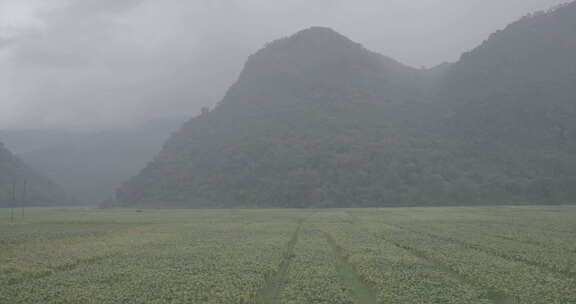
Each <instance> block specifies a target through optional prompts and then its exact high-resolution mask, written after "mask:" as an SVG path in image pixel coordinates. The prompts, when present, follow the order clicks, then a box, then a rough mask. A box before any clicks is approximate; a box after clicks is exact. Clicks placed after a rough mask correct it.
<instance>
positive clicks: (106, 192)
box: [0, 119, 180, 204]
mask: <svg viewBox="0 0 576 304" xmlns="http://www.w3.org/2000/svg"><path fill="white" fill-rule="evenodd" d="M179 123H180V121H178V120H176V119H175V120H159V121H150V122H147V123H144V124H141V125H139V126H136V127H131V128H128V127H127V128H113V129H110V130H104V131H98V132H70V131H65V130H3V131H0V136H2V138H4V140H5V142H6V143H8V144H10V146H11V147H13V151H14V153H17V154H18V156H19V157H21V158H22V159H23V160H24V161H25V162H26V163H28V164H30V165H31V166H33V167H34V168H37V169H38V170H40V171H41V172H43V173H44V174H46V176H48V177H49V178H50V179H52V180H53V181H55V182H57V183H58V184H59V185H62V187H63V188H64V189H65V190H66V192H68V193H70V194H71V195H73V196H74V197H75V199H76V200H78V201H79V202H81V203H85V204H98V203H101V202H102V201H104V200H107V199H109V198H110V197H111V196H113V193H114V190H115V188H116V187H117V186H118V185H119V184H120V183H122V182H123V181H125V180H126V179H128V178H130V177H132V176H134V175H136V174H137V173H138V171H139V170H140V169H141V168H142V167H143V166H145V165H146V164H147V163H148V161H150V159H152V158H153V157H154V155H155V154H156V153H158V151H160V149H161V146H162V143H163V142H164V141H165V140H166V139H167V138H168V137H169V136H170V134H171V133H172V132H173V131H174V130H176V129H177V125H178V124H179Z"/></svg>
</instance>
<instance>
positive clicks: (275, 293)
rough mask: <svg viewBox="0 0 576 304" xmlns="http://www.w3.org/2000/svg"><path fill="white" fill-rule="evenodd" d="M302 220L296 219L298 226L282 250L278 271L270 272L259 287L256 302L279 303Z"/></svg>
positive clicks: (265, 303) (261, 303) (260, 303)
mask: <svg viewBox="0 0 576 304" xmlns="http://www.w3.org/2000/svg"><path fill="white" fill-rule="evenodd" d="M303 223H304V220H303V219H301V220H299V221H298V227H296V231H294V233H293V234H292V238H291V239H290V241H288V243H287V245H286V250H285V252H284V256H283V257H282V262H280V267H279V268H278V271H277V272H276V273H274V274H272V275H271V276H270V277H269V278H268V279H267V280H266V283H265V284H264V287H263V288H262V289H260V290H259V291H258V293H257V295H256V303H258V304H279V303H280V296H281V295H282V291H283V290H284V286H286V282H287V281H288V270H289V268H290V264H291V263H292V260H293V259H294V247H296V243H298V237H299V235H300V229H301V228H302V224H303Z"/></svg>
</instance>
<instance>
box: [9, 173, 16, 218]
mask: <svg viewBox="0 0 576 304" xmlns="http://www.w3.org/2000/svg"><path fill="white" fill-rule="evenodd" d="M11 200H12V203H11V204H10V223H11V224H14V207H15V206H16V182H15V181H14V182H12V198H11Z"/></svg>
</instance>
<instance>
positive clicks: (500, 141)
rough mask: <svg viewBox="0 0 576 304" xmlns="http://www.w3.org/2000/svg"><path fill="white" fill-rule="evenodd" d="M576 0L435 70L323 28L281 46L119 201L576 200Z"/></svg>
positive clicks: (260, 59)
mask: <svg viewBox="0 0 576 304" xmlns="http://www.w3.org/2000/svg"><path fill="white" fill-rule="evenodd" d="M575 6H576V4H574V3H572V4H570V5H566V6H564V7H561V8H558V9H556V10H553V11H551V12H548V13H545V14H537V15H535V16H531V17H527V18H525V19H523V20H521V21H519V22H517V23H515V24H513V25H511V26H510V27H508V28H507V29H505V30H503V31H502V32H499V33H497V34H495V35H493V36H492V37H491V38H490V39H489V40H488V41H486V42H485V43H484V44H482V45H481V46H480V47H479V48H478V49H476V50H474V51H472V52H470V53H468V54H466V55H464V56H463V57H462V59H461V60H460V61H459V62H457V63H455V64H453V65H444V66H441V67H438V68H436V69H433V70H417V69H413V68H410V67H407V66H404V65H402V64H400V63H398V62H395V61H394V60H392V59H389V58H386V57H383V56H381V55H378V54H375V53H372V52H370V51H368V50H366V49H364V48H363V47H361V46H360V45H358V44H356V43H354V42H352V41H350V40H349V39H347V38H345V37H343V36H341V35H339V34H337V33H335V32H333V31H332V30H329V29H325V28H312V29H308V30H305V31H302V32H300V33H297V34H296V35H294V36H292V37H289V38H285V39H281V40H279V41H276V42H273V43H271V44H269V45H268V46H267V47H266V48H264V49H263V50H261V51H259V52H257V53H256V54H255V55H253V56H252V57H250V59H249V60H248V62H247V64H246V66H245V69H244V71H243V72H242V74H241V76H240V78H239V80H238V82H237V83H236V84H235V85H234V86H233V87H232V88H231V89H230V90H229V92H228V94H227V95H226V97H225V98H224V100H223V101H222V102H221V103H220V104H219V105H218V106H217V107H216V108H215V109H214V110H213V111H211V112H206V113H204V114H203V115H201V116H199V117H196V118H194V119H192V120H190V121H189V122H188V123H186V124H185V125H184V126H183V127H182V128H181V130H180V131H179V132H177V133H176V134H175V135H174V136H172V138H171V139H170V140H169V141H168V142H167V143H166V145H165V147H164V149H163V151H162V152H161V153H160V154H159V155H158V156H157V157H156V158H155V159H154V161H153V162H151V163H150V164H149V165H148V166H147V167H146V168H145V169H144V170H142V172H141V173H140V174H139V175H138V176H136V177H134V178H133V179H131V180H129V181H128V182H126V183H125V184H124V185H123V186H122V187H121V188H120V189H119V190H118V192H117V199H118V203H119V204H121V205H149V206H164V207H173V206H183V207H240V206H259V207H359V206H360V207H363V206H390V205H424V204H458V205H463V204H497V203H560V202H576V190H574V187H573V185H574V184H576V153H574V152H575V151H576V142H575V141H574V140H573V137H572V136H573V134H574V133H573V129H572V128H573V124H574V121H576V117H574V113H575V111H574V108H575V106H576V99H574V96H575V95H574V88H575V87H576V86H574V84H575V83H574V78H573V76H574V71H575V70H574V64H575V62H576V60H573V59H574V54H576V45H575V44H574V39H575V38H576V35H574V29H575V26H574V23H575V20H576V15H575V14H574V11H575ZM527 65H529V66H527Z"/></svg>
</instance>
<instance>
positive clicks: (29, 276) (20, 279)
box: [0, 254, 118, 286]
mask: <svg viewBox="0 0 576 304" xmlns="http://www.w3.org/2000/svg"><path fill="white" fill-rule="evenodd" d="M117 255H118V254H109V255H103V256H94V257H90V258H86V259H80V260H77V261H75V262H72V263H69V264H64V265H59V266H53V267H49V269H48V270H45V271H42V272H36V273H23V274H22V275H20V276H17V277H12V278H9V279H7V280H6V281H5V283H2V282H0V286H2V285H4V286H13V285H18V284H21V283H24V282H28V281H30V280H37V279H43V278H47V277H49V276H51V275H55V274H58V273H61V272H66V271H72V270H74V269H76V268H78V267H80V266H87V265H93V264H96V263H98V262H100V261H103V260H106V259H109V258H112V257H114V256H117Z"/></svg>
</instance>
